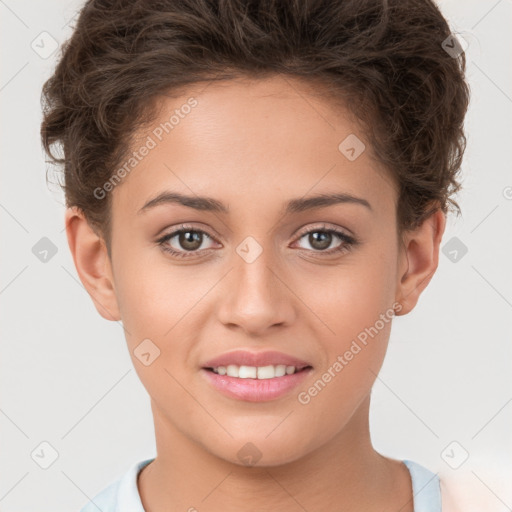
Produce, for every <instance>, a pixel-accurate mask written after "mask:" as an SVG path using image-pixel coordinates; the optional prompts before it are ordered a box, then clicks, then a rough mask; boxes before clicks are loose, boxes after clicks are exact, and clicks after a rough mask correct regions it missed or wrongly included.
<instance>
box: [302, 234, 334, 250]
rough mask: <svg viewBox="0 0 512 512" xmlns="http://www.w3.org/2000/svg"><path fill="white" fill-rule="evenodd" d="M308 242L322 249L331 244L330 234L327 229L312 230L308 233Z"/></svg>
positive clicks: (315, 247)
mask: <svg viewBox="0 0 512 512" xmlns="http://www.w3.org/2000/svg"><path fill="white" fill-rule="evenodd" d="M308 242H309V243H310V244H311V247H313V248H314V249H318V250H319V251H323V250H325V249H327V248H328V247H329V246H330V245H331V242H332V234H331V233H329V232H327V231H314V232H313V233H309V234H308Z"/></svg>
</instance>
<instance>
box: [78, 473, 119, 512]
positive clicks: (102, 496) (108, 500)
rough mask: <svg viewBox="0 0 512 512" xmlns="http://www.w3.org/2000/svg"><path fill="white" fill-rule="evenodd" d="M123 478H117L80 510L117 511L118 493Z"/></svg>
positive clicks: (84, 511)
mask: <svg viewBox="0 0 512 512" xmlns="http://www.w3.org/2000/svg"><path fill="white" fill-rule="evenodd" d="M120 482H121V479H118V480H116V481H115V482H114V483H112V484H110V485H109V486H108V487H106V488H105V489H103V490H102V491H101V492H100V493H99V494H97V495H96V496H95V497H94V498H93V499H92V500H90V501H89V502H88V503H87V504H86V505H85V506H84V507H83V508H82V509H80V512H98V510H101V511H102V512H116V508H117V495H118V492H119V484H120Z"/></svg>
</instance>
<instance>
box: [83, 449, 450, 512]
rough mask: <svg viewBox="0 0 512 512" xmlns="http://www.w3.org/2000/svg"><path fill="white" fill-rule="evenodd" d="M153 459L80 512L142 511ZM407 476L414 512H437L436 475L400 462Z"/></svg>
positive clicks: (131, 470)
mask: <svg viewBox="0 0 512 512" xmlns="http://www.w3.org/2000/svg"><path fill="white" fill-rule="evenodd" d="M153 460H154V459H146V460H143V461H141V462H137V463H136V464H134V465H133V466H132V467H131V468H130V469H129V470H128V471H127V472H126V473H125V474H124V475H123V476H122V477H120V478H118V479H117V480H116V481H115V482H113V483H111V484H110V485H109V486H108V487H106V488H105V489H103V491H101V492H100V493H99V494H98V495H96V496H95V497H94V498H93V499H92V500H91V501H90V502H89V503H87V505H85V507H83V508H82V509H81V510H80V512H98V511H100V512H144V508H143V507H142V502H141V500H140V495H139V491H138V488H137V476H138V474H139V472H140V471H141V470H142V468H144V466H147V465H148V464H149V463H150V462H152V461H153ZM402 462H403V463H404V464H405V465H406V466H407V468H408V469H409V472H410V474H411V480H412V491H413V504H414V512H441V487H440V481H439V477H438V476H437V474H434V473H432V472H431V471H430V470H428V469H427V468H425V467H423V466H422V465H420V464H418V463H417V462H413V461H411V460H403V461H402Z"/></svg>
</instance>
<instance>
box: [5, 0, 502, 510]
mask: <svg viewBox="0 0 512 512" xmlns="http://www.w3.org/2000/svg"><path fill="white" fill-rule="evenodd" d="M81 5H82V2H78V1H72V2H70V1H64V0H46V1H44V2H36V1H27V0H24V1H22V0H19V1H14V0H2V1H0V20H1V30H0V37H1V47H0V50H1V75H0V102H1V107H0V108H1V121H2V124H1V126H2V132H1V138H0V145H1V149H0V158H1V166H2V167H1V172H2V174H1V187H0V222H1V229H2V233H1V241H2V242H1V257H2V260H1V266H0V301H1V317H0V327H1V331H0V333H1V352H0V384H1V387H0V389H1V402H0V432H1V437H0V443H1V444H0V510H1V511H2V512H15V511H16V512H25V511H36V510H37V511H41V512H50V511H51V512H64V511H66V512H68V511H71V510H79V509H80V508H81V507H82V506H83V505H84V504H85V502H86V501H87V500H88V498H91V497H93V496H94V495H95V494H96V493H98V492H99V491H100V490H102V489H103V488H104V487H106V486H107V484H109V483H110V482H112V481H113V480H115V479H116V478H117V477H119V476H120V475H121V474H123V473H124V472H125V471H126V470H127V469H128V467H129V466H131V465H132V464H133V463H134V462H136V461H139V460H142V459H144V458H149V457H153V456H155V444H154V432H153V424H152V416H151V410H150V404H149V398H148V396H147V394H146V391H145V389H144V388H143V387H142V385H141V383H140V382H139V380H138V378H137V375H136V373H135V370H134V368H133V366H132V363H131V359H130V357H129V354H128V351H127V348H126V345H125V340H124V336H123V330H122V327H121V326H120V325H119V324H118V323H116V322H108V321H107V320H104V319H103V318H102V317H100V315H99V314H98V313H97V312H96V310H95V308H94V306H93V303H92V301H91V299H90V297H89V296H88V294H87V293H86V291H85V289H84V288H83V287H82V285H81V283H80V281H79V279H78V276H77V273H76V270H75V268H74V265H73V261H72V258H71V255H70V252H69V249H68V245H67V240H66V236H65V231H64V199H63V196H62V194H61V192H60V190H59V189H58V187H56V186H51V185H50V186H47V184H46V181H45V171H46V168H47V164H46V163H45V157H44V154H43V151H42V148H41V144H40V139H39V129H40V123H41V108H40V94H41V86H42V84H43V82H44V81H45V80H46V79H47V78H48V77H49V76H50V75H51V73H52V71H53V68H54V66H55V62H56V57H57V55H58V51H54V50H56V49H57V45H59V44H61V43H63V42H64V41H65V40H66V39H67V38H68V37H69V35H70V33H71V28H70V26H69V23H70V21H71V20H72V18H73V17H74V16H75V14H76V12H77V9H78V8H79V7H80V6H81ZM439 5H440V7H441V10H442V11H443V13H444V14H445V16H446V17H447V18H448V20H449V22H450V25H451V27H452V31H453V32H457V33H458V34H459V37H463V40H464V41H466V42H467V44H468V45H469V46H468V47H467V49H466V56H467V61H468V71H467V77H468V81H469V83H470V87H471V91H472V100H471V105H470V110H469V113H468V117H467V123H466V127H467V135H468V147H467V150H466V154H465V160H464V164H463V176H464V178H463V187H464V188H463V191H462V192H461V193H460V194H459V196H458V200H459V203H460V205H461V208H462V216H461V217H459V218H455V217H453V216H451V217H449V219H448V226H447V230H446V232H445V235H444V238H443V247H442V248H443V251H442V253H441V256H440V263H439V269H438V271H437V273H436V274H435V276H434V278H433V280H432V282H431V284H430V285H429V286H428V288H427V289H426V291H425V292H424V293H423V295H422V296H421V298H420V301H419V303H418V306H417V307H416V309H415V310H414V311H413V312H412V313H411V314H409V315H407V316H405V317H399V318H397V319H395V321H394V325H393V329H392V334H391V340H390V346H389V351H388V354H387V356H386V360H385V362H384V366H383V368H382V371H381V373H380V374H379V377H378V379H377V381H376V384H375V387H374V389H373V402H372V408H371V417H370V421H371V433H372V439H373V443H374V445H375V448H376V449H377V450H379V451H380V452H381V453H383V454H385V455H388V456H391V457H394V458H397V459H412V460H414V461H417V462H419V463H421V464H423V465H425V466H426V467H428V468H429V469H430V470H432V471H434V472H435V473H438V474H439V475H440V476H441V477H442V478H444V479H445V481H446V482H448V483H450V485H451V486H452V489H453V492H454V493H455V495H457V496H458V498H459V500H460V502H461V504H462V503H463V504H464V510H466V511H468V510H475V511H476V510H486V511H505V510H510V508H511V507H512V490H511V489H512V485H510V484H511V482H512V464H511V460H512V458H511V456H512V428H511V427H512V371H511V370H512V368H511V361H512V357H511V356H512V349H511V339H512V336H511V335H512V326H511V321H510V320H511V317H512V286H511V284H512V270H511V261H512V260H511V256H512V250H511V249H512V247H511V246H512V236H511V235H512V230H511V227H512V174H511V172H510V164H511V158H510V147H511V141H512V137H511V135H512V130H511V126H512V116H511V113H512V79H511V78H512V77H511V75H512V71H511V69H512V67H511V65H510V63H511V62H512V45H511V32H512V30H511V26H510V22H511V19H512V18H511V14H512V3H511V1H510V0H500V1H496V0H493V1H489V2H488V1H484V0H479V1H477V0H471V1H468V0H464V1H463V0H459V1H456V0H450V1H448V0H443V1H440V3H439ZM41 39H44V41H45V43H44V45H43V44H41V43H40V41H41ZM38 41H39V43H38ZM52 45H54V47H55V48H54V50H52V48H53V46H52ZM42 239H43V240H42ZM47 239H48V240H47ZM38 244H39V245H38ZM41 247H45V248H50V249H49V253H48V256H47V260H46V261H41V259H40V258H41V256H40V251H38V249H40V248H41ZM52 249H53V252H52ZM454 251H456V252H454ZM42 443H43V444H42ZM55 457H57V458H56V460H55V461H53V459H55ZM52 462H53V463H52ZM44 465H49V467H47V468H46V469H45V468H44V467H42V466H44ZM455 466H458V467H455Z"/></svg>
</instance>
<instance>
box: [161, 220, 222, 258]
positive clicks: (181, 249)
mask: <svg viewBox="0 0 512 512" xmlns="http://www.w3.org/2000/svg"><path fill="white" fill-rule="evenodd" d="M206 240H210V241H212V240H213V238H212V237H211V236H210V235H208V233H205V232H204V231H202V230H200V229H192V228H187V227H182V228H181V229H179V230H176V231H173V232H171V233H169V234H167V235H164V236H163V237H162V238H160V239H159V240H158V241H157V243H158V245H159V246H161V247H162V249H163V250H164V251H165V252H168V253H169V254H171V255H172V256H176V257H178V258H187V257H190V256H195V255H196V254H199V253H202V252H203V250H204V251H206V250H208V249H210V248H211V247H206V248H205V247H202V246H203V245H204V242H205V241H206Z"/></svg>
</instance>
